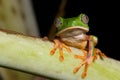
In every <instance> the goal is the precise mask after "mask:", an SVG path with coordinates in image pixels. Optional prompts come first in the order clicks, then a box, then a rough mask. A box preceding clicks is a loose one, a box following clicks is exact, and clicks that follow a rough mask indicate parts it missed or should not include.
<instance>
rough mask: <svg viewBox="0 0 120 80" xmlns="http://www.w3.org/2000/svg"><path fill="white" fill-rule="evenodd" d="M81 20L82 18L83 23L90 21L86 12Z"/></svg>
mask: <svg viewBox="0 0 120 80" xmlns="http://www.w3.org/2000/svg"><path fill="white" fill-rule="evenodd" d="M81 20H82V22H83V23H85V24H87V23H88V21H89V18H88V16H87V15H85V14H84V15H83V16H82V19H81Z"/></svg>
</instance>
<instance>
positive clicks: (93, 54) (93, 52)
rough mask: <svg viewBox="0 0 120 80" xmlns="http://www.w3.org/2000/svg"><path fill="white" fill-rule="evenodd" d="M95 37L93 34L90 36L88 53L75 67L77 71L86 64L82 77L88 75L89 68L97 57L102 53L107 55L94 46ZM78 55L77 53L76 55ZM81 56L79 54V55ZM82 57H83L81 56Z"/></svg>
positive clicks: (102, 55)
mask: <svg viewBox="0 0 120 80" xmlns="http://www.w3.org/2000/svg"><path fill="white" fill-rule="evenodd" d="M94 46H95V45H94V38H93V36H88V51H87V55H85V56H84V58H83V59H82V60H83V61H82V62H81V63H80V64H79V65H78V66H77V67H76V68H74V71H73V72H74V73H77V72H78V70H79V69H80V68H81V67H82V66H83V65H85V68H84V71H83V73H82V78H85V77H86V75H87V71H88V68H89V66H90V64H91V63H92V62H93V61H94V60H96V59H97V56H98V55H100V57H102V58H103V57H105V55H104V54H103V53H102V52H101V51H100V50H99V49H96V48H94ZM76 56H77V55H76ZM78 57H79V55H78ZM80 59H81V58H80Z"/></svg>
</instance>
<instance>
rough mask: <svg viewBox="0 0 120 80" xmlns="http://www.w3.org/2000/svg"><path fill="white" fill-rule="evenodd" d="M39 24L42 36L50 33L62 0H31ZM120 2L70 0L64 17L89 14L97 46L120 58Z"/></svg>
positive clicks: (107, 53) (108, 54)
mask: <svg viewBox="0 0 120 80" xmlns="http://www.w3.org/2000/svg"><path fill="white" fill-rule="evenodd" d="M31 1H32V3H33V8H34V11H35V15H36V19H37V22H38V25H39V29H40V32H41V33H40V34H41V37H43V36H46V35H48V32H49V30H50V27H51V25H52V23H53V20H54V17H55V16H56V13H57V10H58V7H59V5H60V2H61V0H31ZM117 3H119V2H116V1H115V0H114V1H109V2H108V1H106V2H105V0H103V1H102V0H68V2H67V5H66V7H65V16H64V17H74V16H77V15H79V14H80V13H85V14H87V15H88V17H89V19H90V21H89V26H90V31H89V32H88V34H92V35H96V36H98V40H99V42H98V44H97V46H96V47H97V48H99V49H101V50H102V52H104V53H105V54H106V55H107V56H108V57H111V58H114V59H117V60H120V56H119V55H120V51H119V50H120V49H119V42H120V39H119V32H120V29H119V27H120V25H119V24H120V22H119V13H118V12H119V4H117Z"/></svg>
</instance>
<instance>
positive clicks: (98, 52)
mask: <svg viewBox="0 0 120 80" xmlns="http://www.w3.org/2000/svg"><path fill="white" fill-rule="evenodd" d="M98 56H99V57H100V59H102V60H103V59H104V58H106V57H107V56H106V55H105V54H104V53H102V52H101V50H100V49H97V48H95V49H94V58H93V61H95V60H96V59H98Z"/></svg>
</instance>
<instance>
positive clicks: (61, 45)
mask: <svg viewBox="0 0 120 80" xmlns="http://www.w3.org/2000/svg"><path fill="white" fill-rule="evenodd" d="M63 48H65V49H66V50H67V51H68V52H71V49H70V48H69V47H68V46H66V45H65V44H64V43H62V42H61V41H60V40H58V39H55V40H54V48H53V49H52V50H51V51H50V54H51V55H54V53H55V51H56V50H57V49H59V52H60V57H59V60H60V61H61V62H62V61H63V60H64V56H63Z"/></svg>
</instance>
